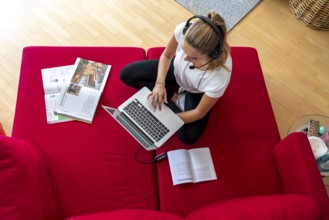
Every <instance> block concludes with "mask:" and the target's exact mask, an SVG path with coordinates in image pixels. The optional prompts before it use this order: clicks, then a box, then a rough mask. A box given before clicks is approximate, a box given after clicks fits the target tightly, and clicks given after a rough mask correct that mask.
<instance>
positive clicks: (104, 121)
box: [12, 46, 158, 218]
mask: <svg viewBox="0 0 329 220" xmlns="http://www.w3.org/2000/svg"><path fill="white" fill-rule="evenodd" d="M77 57H81V58H85V59H90V60H94V61H98V62H102V63H106V64H110V65H112V68H111V70H110V75H109V77H108V80H107V83H106V85H105V88H104V91H103V94H102V96H101V98H100V100H99V103H98V107H97V109H96V113H95V117H94V120H93V123H92V124H87V123H83V122H78V121H70V122H65V123H57V124H50V125H49V124H47V120H46V110H45V101H44V91H43V86H42V77H41V69H42V68H49V67H55V66H63V65H70V64H73V63H74V62H75V60H76V58H77ZM145 57H146V55H145V50H144V49H143V48H137V47H47V46H46V47H42V46H35V47H26V48H24V50H23V56H22V65H21V75H20V80H19V89H18V95H17V105H16V112H15V120H14V126H13V132H12V135H13V137H16V138H29V139H32V140H33V142H34V143H36V145H37V146H38V148H39V149H40V151H41V152H42V154H43V155H44V157H45V160H46V161H47V165H48V170H49V175H50V178H51V180H52V185H53V189H54V195H55V199H56V202H57V204H58V210H59V213H60V215H61V217H62V218H67V217H69V216H77V215H82V214H86V213H96V212H102V211H106V210H113V209H123V208H130V209H158V197H157V180H156V170H155V165H152V164H151V165H144V164H140V163H138V162H136V161H134V154H135V152H136V150H137V148H138V147H139V146H140V145H139V144H138V142H137V141H136V140H135V139H134V138H133V137H131V136H130V135H129V134H128V133H127V132H126V130H125V129H123V128H122V127H121V126H120V125H119V124H118V123H117V122H116V121H115V120H114V119H113V118H112V117H111V116H110V115H109V114H108V113H107V112H106V111H105V110H104V109H103V108H102V106H101V105H106V106H111V107H114V108H116V107H118V106H119V104H121V103H122V102H123V101H124V100H126V99H127V98H128V97H130V96H131V95H132V94H133V93H134V92H136V90H135V89H133V88H130V87H128V86H126V85H124V84H123V83H122V82H121V81H120V78H119V73H120V70H121V68H122V67H123V66H125V65H126V64H128V63H131V62H134V61H138V60H144V59H145ZM36 115H37V118H36ZM153 157H154V152H146V151H144V150H143V151H140V155H139V158H140V159H141V160H146V161H149V160H151V159H153ZM141 201H142V202H141Z"/></svg>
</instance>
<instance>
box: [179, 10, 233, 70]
mask: <svg viewBox="0 0 329 220" xmlns="http://www.w3.org/2000/svg"><path fill="white" fill-rule="evenodd" d="M206 17H207V18H209V19H210V20H211V21H212V22H213V23H214V24H215V25H216V26H217V27H218V29H219V30H220V31H221V33H222V36H223V42H219V40H220V39H219V38H220V37H219V36H218V34H217V33H216V32H215V31H214V30H213V28H212V27H211V26H210V25H209V24H207V23H205V22H204V21H202V20H201V19H196V21H195V22H194V23H193V25H191V27H189V29H188V30H187V32H186V34H185V41H186V42H187V43H188V44H189V45H191V46H192V47H193V48H195V49H197V50H198V51H200V52H201V53H202V54H207V55H208V54H210V53H211V52H213V51H214V50H215V48H216V47H217V46H218V44H219V43H220V45H222V46H221V47H219V48H216V49H218V50H220V51H218V52H219V54H220V55H219V57H218V58H216V59H214V60H213V61H212V62H211V63H210V64H209V67H208V70H210V71H212V70H214V69H216V68H219V67H224V68H225V69H228V68H227V67H226V66H225V62H226V60H227V57H228V56H229V54H230V46H229V45H228V43H227V32H226V24H225V21H224V19H223V18H222V17H221V16H220V15H219V14H217V13H216V12H208V13H207V15H206Z"/></svg>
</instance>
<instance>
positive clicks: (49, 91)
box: [41, 65, 74, 124]
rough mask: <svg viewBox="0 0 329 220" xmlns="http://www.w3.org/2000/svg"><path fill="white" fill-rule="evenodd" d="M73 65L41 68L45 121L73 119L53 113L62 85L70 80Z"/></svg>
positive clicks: (49, 122)
mask: <svg viewBox="0 0 329 220" xmlns="http://www.w3.org/2000/svg"><path fill="white" fill-rule="evenodd" d="M73 67H74V66H73V65H70V66H60V67H53V68H46V69H42V70H41V74H42V82H43V89H44V92H45V103H46V115H47V123H48V124H53V123H59V122H65V121H72V120H73V119H71V118H68V117H65V116H63V115H58V114H55V113H54V109H55V106H56V102H57V100H58V98H59V96H60V93H61V89H62V87H63V86H64V85H65V84H66V83H67V82H69V81H70V77H71V74H72V70H73Z"/></svg>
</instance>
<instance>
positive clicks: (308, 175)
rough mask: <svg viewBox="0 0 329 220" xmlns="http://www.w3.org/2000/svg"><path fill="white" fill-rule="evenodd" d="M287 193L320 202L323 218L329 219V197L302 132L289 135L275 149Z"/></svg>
mask: <svg viewBox="0 0 329 220" xmlns="http://www.w3.org/2000/svg"><path fill="white" fill-rule="evenodd" d="M274 154H275V158H276V162H277V166H278V169H279V172H280V176H281V179H282V183H283V186H284V189H285V192H286V193H287V194H304V195H308V196H311V197H313V198H314V199H315V200H316V201H317V202H319V204H320V206H321V209H322V218H323V219H329V209H328V207H329V199H328V196H327V193H326V190H325V187H324V184H323V181H322V179H321V175H320V172H319V170H318V167H317V165H316V161H315V158H314V156H313V152H312V149H311V146H310V143H309V141H308V139H307V136H306V135H305V134H303V133H301V132H295V133H292V134H290V135H288V136H287V137H286V138H284V139H283V140H282V141H281V142H280V143H278V144H277V146H276V147H275V150H274Z"/></svg>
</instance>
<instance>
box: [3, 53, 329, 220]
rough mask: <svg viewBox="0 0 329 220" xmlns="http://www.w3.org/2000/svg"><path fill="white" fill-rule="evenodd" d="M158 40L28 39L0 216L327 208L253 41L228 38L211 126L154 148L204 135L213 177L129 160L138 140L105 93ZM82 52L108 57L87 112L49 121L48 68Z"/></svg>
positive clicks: (124, 94)
mask: <svg viewBox="0 0 329 220" xmlns="http://www.w3.org/2000/svg"><path fill="white" fill-rule="evenodd" d="M162 50H163V48H151V49H149V50H147V51H145V50H144V49H142V48H136V47H26V48H24V50H23V55H22V64H21V74H20V81H19V86H18V96H17V105H16V113H15V118H14V125H13V131H12V136H11V137H7V136H4V135H1V136H0V219H4V220H13V219H15V220H20V219H24V220H64V219H72V220H87V219H88V220H89V219H96V220H100V219H101V220H104V219H152V220H153V219H155V220H158V219H166V220H169V219H189V220H194V219H280V220H282V219H289V220H290V219H329V199H328V196H327V194H326V191H325V188H324V185H323V182H322V180H321V176H320V174H319V172H318V169H317V166H316V163H315V160H314V157H313V154H312V151H311V148H310V145H309V143H308V140H307V138H306V136H305V135H304V134H302V133H293V134H291V135H289V136H288V137H286V138H285V139H283V140H281V139H280V136H279V132H278V129H277V125H276V121H275V118H274V115H273V111H272V108H271V103H270V100H269V97H268V93H267V90H266V86H265V83H264V78H263V74H262V71H261V66H260V63H259V60H258V55H257V51H256V50H255V49H253V48H247V47H232V49H231V51H232V58H233V72H232V78H231V83H230V85H229V87H228V89H227V91H226V93H225V94H224V96H223V97H222V98H221V99H220V100H219V101H218V103H217V104H216V105H215V107H214V109H213V110H212V113H211V117H210V120H209V124H208V126H207V129H206V131H205V133H204V134H203V135H202V137H201V138H200V139H199V140H198V141H197V143H195V144H193V145H191V146H187V145H184V144H182V143H181V142H180V141H179V139H178V138H177V137H176V136H173V137H172V138H171V139H170V140H169V141H168V143H166V144H165V145H164V146H163V147H161V148H160V149H158V150H157V151H156V152H147V151H144V150H141V151H140V152H139V155H138V157H139V159H142V160H152V159H153V157H154V156H155V154H159V153H162V152H166V151H169V150H171V149H178V148H195V147H209V148H210V150H211V154H212V158H213V161H214V165H215V169H216V173H217V176H218V179H217V180H216V181H208V182H202V183H196V184H183V185H178V186H173V184H172V180H171V175H170V171H169V166H168V161H167V160H164V161H161V162H159V163H157V164H141V163H139V162H137V161H136V160H134V155H135V152H136V150H137V148H138V147H139V145H138V143H137V142H136V141H135V140H134V139H133V138H132V137H131V136H130V135H129V134H128V133H127V132H126V131H125V130H124V129H123V128H122V127H121V126H120V125H119V124H118V123H116V122H115V121H114V120H113V119H112V118H111V117H110V116H109V115H108V114H107V113H106V112H105V111H104V110H103V109H102V108H101V106H100V105H107V106H112V107H117V106H118V105H119V104H121V103H122V102H123V101H124V100H125V99H127V98H128V97H129V96H131V95H132V94H133V93H134V92H135V90H134V89H132V88H129V87H127V86H125V85H124V84H123V83H122V82H121V81H120V79H119V73H120V70H121V68H122V67H123V66H124V65H126V64H128V63H131V62H134V61H137V60H144V59H156V58H158V57H159V55H160V54H161V51H162ZM77 57H82V58H86V59H90V60H96V61H99V62H103V63H108V64H111V65H112V69H111V72H110V76H109V78H108V82H107V84H106V87H105V90H104V93H103V95H102V97H101V100H100V103H99V104H100V105H99V107H98V109H97V111H96V115H95V118H94V121H93V123H92V124H86V123H82V122H78V121H71V122H65V123H58V124H52V125H48V124H47V123H46V114H45V104H44V92H43V87H42V79H41V69H42V68H48V67H55V66H62V65H70V64H73V63H74V61H75V59H76V58H77Z"/></svg>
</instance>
